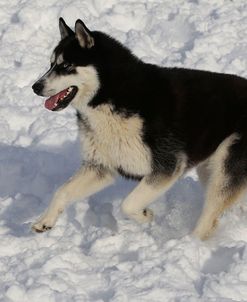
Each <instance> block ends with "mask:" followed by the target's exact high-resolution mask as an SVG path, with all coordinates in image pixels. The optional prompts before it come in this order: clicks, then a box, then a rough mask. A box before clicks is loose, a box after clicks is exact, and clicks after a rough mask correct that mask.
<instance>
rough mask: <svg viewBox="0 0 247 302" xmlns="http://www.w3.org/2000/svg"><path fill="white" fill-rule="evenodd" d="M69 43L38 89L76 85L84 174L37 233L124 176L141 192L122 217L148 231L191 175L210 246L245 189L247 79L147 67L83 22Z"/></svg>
mask: <svg viewBox="0 0 247 302" xmlns="http://www.w3.org/2000/svg"><path fill="white" fill-rule="evenodd" d="M59 27H60V33H61V41H60V43H59V44H58V46H57V47H56V49H55V51H54V52H53V54H52V57H51V69H50V70H49V71H48V72H47V73H46V74H45V75H44V76H43V77H42V78H41V79H40V80H39V81H37V82H36V83H35V84H34V85H33V89H34V91H35V92H36V93H37V94H39V95H42V96H50V95H54V94H57V93H59V91H61V90H64V89H66V88H67V87H70V86H73V87H76V88H75V92H76V93H75V95H73V97H72V99H70V98H69V100H67V101H66V100H65V101H63V102H62V101H61V102H60V103H59V106H58V108H54V110H58V109H62V108H64V107H66V106H67V105H68V104H69V103H71V104H72V105H73V106H74V107H75V108H76V110H77V117H78V125H79V131H80V138H81V142H82V146H83V156H84V165H83V166H82V167H81V168H80V170H79V171H78V172H77V173H76V174H75V175H74V176H73V177H72V178H71V179H70V180H69V181H68V182H67V183H65V184H64V185H63V186H62V187H61V188H59V189H58V191H57V192H56V193H55V195H54V197H53V200H52V202H51V204H50V206H49V208H48V209H47V211H46V212H45V214H44V215H43V216H42V217H41V218H40V219H39V221H38V222H36V223H35V224H34V225H33V229H34V230H36V231H38V232H42V231H45V230H47V229H50V228H51V227H53V226H54V224H55V222H56V220H57V218H58V215H59V213H61V212H62V211H63V210H64V208H65V206H66V205H67V204H68V203H69V202H71V201H74V200H78V199H82V198H85V197H87V196H89V195H91V194H93V193H95V192H97V191H99V190H101V189H102V188H104V187H105V186H107V185H110V184H111V183H112V182H113V181H114V178H115V177H116V175H118V174H121V175H122V176H124V177H130V178H133V179H138V180H139V181H140V183H139V184H138V186H137V187H136V188H135V189H134V190H133V191H132V192H131V193H130V194H129V195H128V197H127V198H126V199H125V200H124V201H123V203H122V209H123V212H124V213H125V214H126V215H128V216H129V217H131V218H134V219H135V220H136V221H138V222H141V223H142V222H149V221H151V220H152V217H153V213H152V211H151V210H149V209H148V208H147V206H148V205H149V204H150V203H151V202H153V201H154V200H155V199H156V198H157V197H158V196H159V195H160V194H162V193H164V192H165V191H166V190H167V189H169V188H170V187H171V185H172V184H173V183H174V182H175V181H176V180H177V179H178V178H179V177H181V176H182V175H183V174H184V173H185V172H186V171H188V169H190V168H192V167H197V169H198V175H199V177H200V179H201V180H202V182H203V183H204V184H205V187H206V201H205V206H204V208H203V211H202V214H201V217H200V219H199V222H198V223H197V225H196V227H195V230H194V234H195V235H196V236H198V237H199V238H201V239H206V238H207V237H208V236H209V235H210V234H211V232H212V230H213V229H214V227H215V226H216V223H217V220H218V218H219V216H220V214H221V213H222V212H223V210H224V209H225V208H227V207H228V206H229V205H231V204H232V203H233V202H235V201H236V200H237V199H238V198H239V197H240V195H241V194H242V193H243V192H244V190H245V188H246V184H245V183H246V180H247V80H245V79H243V78H240V77H238V76H234V75H229V74H220V73H213V72H208V71H199V70H190V69H181V68H164V67H159V66H155V65H152V64H146V63H144V62H142V61H141V60H139V59H138V58H136V57H135V56H134V55H133V54H131V52H130V51H129V50H128V49H127V48H126V47H124V46H123V45H122V44H120V43H119V42H117V41H116V40H114V39H113V38H111V37H109V36H108V35H106V34H104V33H102V32H98V31H93V32H90V31H89V30H88V28H87V27H86V26H85V25H84V23H83V22H82V21H80V20H78V21H77V22H76V25H75V32H73V31H72V30H71V29H70V28H69V27H68V26H67V25H66V24H65V22H64V20H63V19H60V22H59Z"/></svg>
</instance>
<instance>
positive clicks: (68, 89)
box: [32, 18, 99, 111]
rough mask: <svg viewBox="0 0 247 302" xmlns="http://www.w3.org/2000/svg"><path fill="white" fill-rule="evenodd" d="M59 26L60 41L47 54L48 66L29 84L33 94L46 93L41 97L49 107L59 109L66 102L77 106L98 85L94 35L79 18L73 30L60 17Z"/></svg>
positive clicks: (85, 99) (94, 91)
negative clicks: (49, 53) (35, 80)
mask: <svg viewBox="0 0 247 302" xmlns="http://www.w3.org/2000/svg"><path fill="white" fill-rule="evenodd" d="M59 29H60V33H61V41H60V43H59V44H58V46H57V47H56V48H55V50H54V51H53V53H52V55H51V66H50V69H49V70H48V71H47V72H46V73H45V74H44V75H43V76H42V77H41V78H40V79H39V80H38V81H37V82H35V83H34V85H33V86H32V88H33V91H34V92H35V93H36V94H38V95H40V96H46V97H49V98H48V99H47V100H46V101H45V107H46V108H47V109H49V110H52V111H57V110H61V109H63V108H65V107H67V106H68V105H69V104H70V103H71V104H72V105H74V106H75V107H76V108H77V109H80V106H81V105H82V103H83V101H84V102H86V101H89V100H90V99H91V98H92V97H93V95H94V94H95V93H96V92H97V90H98V88H99V80H98V76H97V71H96V68H95V66H94V61H95V39H94V36H93V33H92V32H90V31H89V29H88V28H87V27H86V26H85V24H84V23H83V22H82V21H81V20H77V21H76V23H75V32H73V31H72V30H71V29H70V28H69V27H68V26H67V25H66V23H65V22H64V20H63V19H62V18H60V19H59Z"/></svg>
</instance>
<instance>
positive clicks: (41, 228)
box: [32, 216, 55, 233]
mask: <svg viewBox="0 0 247 302" xmlns="http://www.w3.org/2000/svg"><path fill="white" fill-rule="evenodd" d="M54 225H55V219H54V218H53V217H49V216H43V217H42V218H40V219H39V220H38V221H37V222H35V223H34V224H33V225H32V230H33V231H35V232H37V233H43V232H46V231H48V230H50V229H51V228H52V227H53V226H54Z"/></svg>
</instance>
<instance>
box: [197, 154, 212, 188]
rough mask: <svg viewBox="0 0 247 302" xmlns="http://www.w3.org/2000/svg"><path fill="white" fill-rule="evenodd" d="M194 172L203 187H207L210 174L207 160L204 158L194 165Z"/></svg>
mask: <svg viewBox="0 0 247 302" xmlns="http://www.w3.org/2000/svg"><path fill="white" fill-rule="evenodd" d="M196 172H197V175H198V177H199V180H200V183H201V184H202V185H203V187H204V188H206V187H207V185H208V181H209V176H210V168H209V160H205V161H204V162H202V163H201V164H199V165H198V166H197V167H196Z"/></svg>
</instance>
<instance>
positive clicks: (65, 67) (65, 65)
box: [62, 62, 72, 69]
mask: <svg viewBox="0 0 247 302" xmlns="http://www.w3.org/2000/svg"><path fill="white" fill-rule="evenodd" d="M62 67H63V68H64V69H68V68H70V67H72V64H69V63H66V62H64V63H63V64H62Z"/></svg>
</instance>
